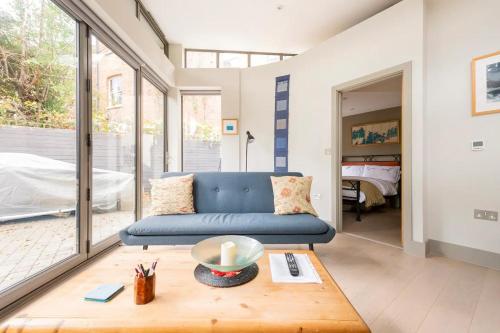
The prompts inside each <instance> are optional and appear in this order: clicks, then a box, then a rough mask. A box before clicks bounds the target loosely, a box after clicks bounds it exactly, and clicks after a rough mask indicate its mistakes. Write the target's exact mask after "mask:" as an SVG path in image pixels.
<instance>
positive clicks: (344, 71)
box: [177, 0, 500, 253]
mask: <svg viewBox="0 0 500 333" xmlns="http://www.w3.org/2000/svg"><path fill="white" fill-rule="evenodd" d="M424 4H425V6H424ZM498 12H500V2H498V1H497V0H483V2H482V3H481V5H480V6H479V5H478V4H477V3H475V2H472V1H469V0H404V1H403V2H401V3H399V4H397V5H395V6H393V7H391V8H389V9H388V10H386V11H384V12H382V13H380V14H378V15H376V16H374V17H372V18H370V19H368V20H366V21H364V22H362V23H360V24H359V25H357V26H355V27H353V28H351V29H349V30H347V31H345V32H343V33H341V34H339V35H336V36H334V37H332V38H331V39H329V40H327V41H325V42H324V43H323V44H321V45H319V46H318V47H316V48H314V49H312V50H310V51H308V52H306V53H304V54H302V55H299V56H296V57H294V58H291V59H289V60H287V61H284V62H280V63H275V64H271V65H266V66H261V67H254V68H249V69H243V70H241V71H236V72H238V73H239V72H241V74H240V75H238V74H235V73H236V72H231V73H232V74H229V73H227V72H226V70H189V69H188V70H186V69H182V70H178V71H177V72H178V73H177V79H178V81H179V82H178V84H179V85H185V86H202V85H208V86H213V85H216V86H220V87H222V86H224V87H225V88H223V91H224V90H226V93H227V94H228V95H229V96H230V97H229V98H228V100H227V101H226V102H224V99H223V109H225V110H226V111H227V112H230V114H232V115H237V114H239V118H240V122H241V123H240V125H241V139H240V147H239V149H238V148H236V147H234V146H231V148H230V149H229V150H228V151H226V156H225V159H226V160H227V159H235V158H237V156H239V158H240V161H241V165H244V162H245V160H244V147H245V146H244V145H245V140H244V133H245V131H246V130H250V131H251V132H252V133H253V134H254V135H255V137H256V141H255V143H253V144H252V145H251V146H250V152H249V155H250V159H249V170H255V171H258V170H261V171H264V170H265V171H268V170H272V169H273V146H274V145H273V138H274V125H273V121H274V84H275V77H276V76H280V75H285V74H290V75H291V84H290V89H291V92H290V142H289V157H290V170H296V171H301V172H303V173H304V174H307V175H312V176H314V179H315V180H314V185H313V189H312V191H313V193H317V194H320V195H321V197H320V199H318V200H317V201H315V202H314V204H315V206H316V207H317V208H318V211H319V212H320V215H321V217H322V218H324V219H327V220H330V218H331V216H334V215H335V206H334V204H333V203H334V202H335V200H336V198H335V194H336V193H335V192H334V193H332V191H331V190H332V189H331V186H330V185H331V176H332V165H331V157H330V156H328V155H326V154H325V149H328V148H332V147H331V140H332V135H336V134H335V133H334V130H335V128H336V127H335V126H332V124H331V123H332V115H331V111H332V105H331V102H332V94H331V90H332V87H334V86H337V85H339V84H343V83H345V82H349V81H351V80H354V79H357V78H359V77H363V76H366V75H369V74H371V73H374V72H377V71H380V70H384V69H386V68H390V67H392V66H396V65H399V64H402V63H405V62H411V64H412V87H411V94H412V112H413V115H412V119H411V121H412V127H413V133H412V176H413V183H412V185H413V193H412V201H413V210H412V217H413V230H412V231H413V239H414V240H416V241H422V240H426V239H427V238H429V239H435V240H439V241H444V242H448V243H453V244H458V245H463V246H468V247H472V248H476V249H481V250H486V251H491V252H496V253H500V223H499V222H488V221H479V220H475V219H473V217H472V213H473V209H474V208H481V209H489V210H497V211H498V210H500V200H499V199H498V192H499V190H500V177H498V175H497V174H498V169H499V166H500V154H499V152H500V130H499V128H500V126H499V125H500V114H498V115H488V116H482V117H472V116H471V115H470V114H471V107H470V105H471V93H470V61H471V58H472V57H474V56H477V55H482V54H487V53H491V52H495V51H498V49H499V47H498V40H500V21H499V20H498V19H497V17H496V16H497V13H498ZM464 18H466V19H464ZM424 24H425V25H424ZM424 32H425V34H424ZM424 78H425V90H424ZM227 103H229V104H227ZM225 104H226V105H225ZM424 106H425V112H424ZM236 110H238V111H236ZM226 111H225V112H226ZM424 121H425V123H424ZM334 125H335V124H334ZM479 138H480V139H485V140H487V149H486V150H485V151H483V152H475V153H474V152H472V151H471V150H470V141H471V140H473V139H479ZM424 161H425V163H424ZM234 167H236V165H235V166H234ZM234 170H236V169H234ZM424 176H425V178H424ZM424 198H425V202H424ZM332 213H333V214H332ZM424 217H425V230H424ZM424 231H425V233H424Z"/></svg>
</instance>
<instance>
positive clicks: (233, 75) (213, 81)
mask: <svg viewBox="0 0 500 333" xmlns="http://www.w3.org/2000/svg"><path fill="white" fill-rule="evenodd" d="M175 77H176V82H177V87H178V88H179V89H183V88H185V89H202V90H203V89H207V90H212V89H220V90H221V103H222V110H221V113H222V118H223V119H224V118H228V119H234V118H236V119H238V118H240V70H239V69H184V68H179V69H177V70H176V72H175ZM178 112H180V103H179V109H178ZM178 124H179V126H181V123H180V118H179V120H178ZM240 132H241V128H240ZM178 139H179V140H181V136H179V137H178ZM221 143H222V145H221V157H222V164H221V169H222V171H240V159H239V145H240V136H238V135H223V136H222V142H221Z"/></svg>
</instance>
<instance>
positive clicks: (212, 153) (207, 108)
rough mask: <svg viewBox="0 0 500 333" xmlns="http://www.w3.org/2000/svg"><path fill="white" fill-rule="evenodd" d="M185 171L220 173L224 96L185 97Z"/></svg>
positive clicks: (183, 100)
mask: <svg viewBox="0 0 500 333" xmlns="http://www.w3.org/2000/svg"><path fill="white" fill-rule="evenodd" d="M182 112H183V113H182V120H183V123H182V136H183V141H182V153H183V154H182V158H183V160H182V167H183V171H186V172H195V171H220V166H221V155H220V145H221V122H222V119H221V96H220V95H183V96H182Z"/></svg>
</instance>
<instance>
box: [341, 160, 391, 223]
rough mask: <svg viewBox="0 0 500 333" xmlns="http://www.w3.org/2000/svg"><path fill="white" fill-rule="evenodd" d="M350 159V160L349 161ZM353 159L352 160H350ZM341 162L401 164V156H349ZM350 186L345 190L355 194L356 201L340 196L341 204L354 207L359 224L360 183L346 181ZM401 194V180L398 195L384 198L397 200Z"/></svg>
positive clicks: (360, 204)
mask: <svg viewBox="0 0 500 333" xmlns="http://www.w3.org/2000/svg"><path fill="white" fill-rule="evenodd" d="M349 159H351V160H349ZM352 159H354V160H352ZM343 162H401V154H387V155H382V154H375V155H351V156H342V163H343ZM346 181H347V182H348V183H349V184H350V186H351V187H350V188H345V189H346V190H351V191H355V192H356V199H354V198H352V197H347V196H342V203H343V204H348V205H354V208H355V209H356V221H358V222H361V209H362V206H363V204H362V203H360V202H359V198H360V196H361V181H359V180H346ZM343 184H344V180H342V189H343V190H344V185H343ZM400 194H401V179H400V180H399V182H398V193H397V194H395V195H387V196H384V197H386V198H399V197H400Z"/></svg>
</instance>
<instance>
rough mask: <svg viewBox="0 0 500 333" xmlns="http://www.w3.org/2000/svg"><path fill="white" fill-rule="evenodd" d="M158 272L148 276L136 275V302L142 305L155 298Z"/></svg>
mask: <svg viewBox="0 0 500 333" xmlns="http://www.w3.org/2000/svg"><path fill="white" fill-rule="evenodd" d="M155 284H156V274H153V275H151V276H147V277H138V276H136V277H135V281H134V299H135V304H137V305H142V304H147V303H149V302H151V301H152V300H153V299H154V298H155Z"/></svg>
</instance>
